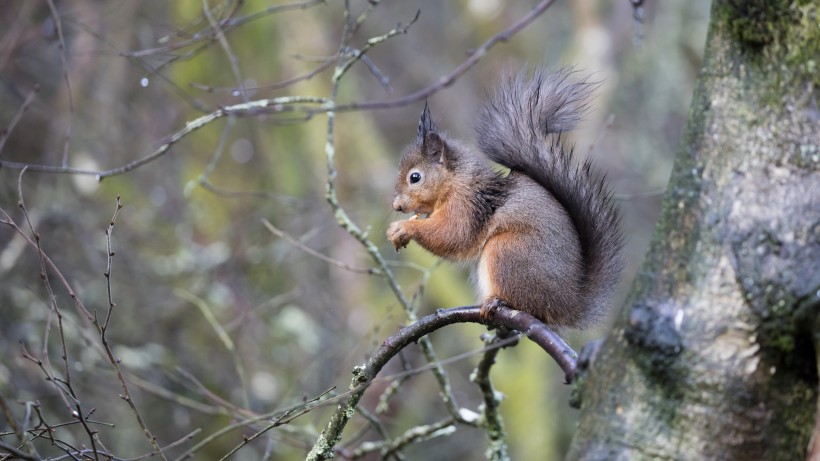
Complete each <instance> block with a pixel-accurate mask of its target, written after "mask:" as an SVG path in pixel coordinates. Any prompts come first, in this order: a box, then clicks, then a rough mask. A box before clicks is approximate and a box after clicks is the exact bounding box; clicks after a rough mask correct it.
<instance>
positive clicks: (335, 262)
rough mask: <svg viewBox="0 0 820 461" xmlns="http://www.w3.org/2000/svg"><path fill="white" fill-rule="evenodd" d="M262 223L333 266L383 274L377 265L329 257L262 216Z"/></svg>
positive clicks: (281, 236)
mask: <svg viewBox="0 0 820 461" xmlns="http://www.w3.org/2000/svg"><path fill="white" fill-rule="evenodd" d="M262 224H263V225H264V226H265V227H266V228H267V229H268V230H269V231H270V232H271V233H272V234H273V235H275V236H277V237H279V238H283V239H285V240H287V241H288V242H289V243H290V244H291V245H293V246H295V247H296V248H299V249H300V250H302V251H304V252H305V253H307V254H309V255H311V256H313V257H315V258H318V259H321V260H322V261H324V262H326V263H328V264H331V265H333V266H336V267H339V268H341V269H344V270H347V271H350V272H356V273H359V274H369V275H381V274H382V271H381V270H380V269H379V268H377V267H367V268H365V267H354V266H351V265H350V264H347V263H344V262H342V261H339V260H337V259H333V258H331V257H329V256H327V255H325V254H322V253H319V252H318V251H316V250H314V249H313V248H311V247H309V246H307V245H305V244H304V243H302V242H300V241H299V240H298V239H296V238H294V237H293V236H292V235H290V234H288V233H287V232H285V231H283V230H281V229H279V228H277V227H276V226H274V225H273V224H271V222H270V221H268V220H267V219H265V218H262Z"/></svg>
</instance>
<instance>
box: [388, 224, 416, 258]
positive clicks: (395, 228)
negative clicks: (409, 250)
mask: <svg viewBox="0 0 820 461" xmlns="http://www.w3.org/2000/svg"><path fill="white" fill-rule="evenodd" d="M406 223H407V221H395V222H392V223H390V226H389V227H388V228H387V240H390V243H392V244H393V248H395V249H396V251H399V250H400V249H402V248H404V247H406V246H407V244H408V243H410V234H408V233H407V229H406V228H405V224H406Z"/></svg>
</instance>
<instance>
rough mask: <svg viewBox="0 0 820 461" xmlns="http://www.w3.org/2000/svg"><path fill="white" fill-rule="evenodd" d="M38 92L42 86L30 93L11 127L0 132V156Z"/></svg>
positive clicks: (12, 120) (10, 123)
mask: <svg viewBox="0 0 820 461" xmlns="http://www.w3.org/2000/svg"><path fill="white" fill-rule="evenodd" d="M38 91H40V85H34V87H33V88H32V89H31V91H29V92H28V94H27V95H26V99H24V100H23V104H21V105H20V108H19V109H17V112H16V113H15V114H14V116H13V117H12V118H11V121H10V122H9V126H7V127H6V128H4V129H3V130H2V131H0V154H1V153H3V147H5V146H6V142H7V141H8V139H9V136H11V132H12V131H14V127H15V126H17V123H19V122H20V119H22V118H23V114H24V113H25V112H26V111H27V110H28V108H29V106H30V105H31V103H32V102H33V101H34V96H36V95H37V92H38Z"/></svg>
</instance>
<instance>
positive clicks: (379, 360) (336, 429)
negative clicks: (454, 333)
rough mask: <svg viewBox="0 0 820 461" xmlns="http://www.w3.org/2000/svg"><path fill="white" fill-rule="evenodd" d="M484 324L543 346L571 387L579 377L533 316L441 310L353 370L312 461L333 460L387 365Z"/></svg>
mask: <svg viewBox="0 0 820 461" xmlns="http://www.w3.org/2000/svg"><path fill="white" fill-rule="evenodd" d="M468 322H470V323H481V324H484V325H488V326H502V327H506V328H508V329H510V330H517V331H520V332H522V333H523V334H524V335H526V336H527V337H528V338H530V340H531V341H533V342H534V343H536V344H538V345H539V346H541V348H542V349H544V350H545V351H546V352H547V353H548V354H550V355H551V356H552V358H553V359H555V361H556V363H558V366H560V367H561V369H562V370H563V371H564V382H565V383H570V382H572V379H573V378H574V377H575V366H576V360H577V357H578V354H576V353H575V351H574V350H572V348H571V347H570V346H569V345H568V344H567V343H566V342H564V340H563V339H561V337H560V336H558V335H557V334H556V333H555V332H554V331H552V329H550V328H549V327H548V326H547V325H545V324H544V323H543V322H541V321H540V320H538V319H536V318H535V317H533V316H532V315H530V314H527V313H525V312H521V311H517V310H514V309H510V308H507V307H503V306H500V307H498V308H497V309H494V310H493V316H492V319H491V320H489V321H488V320H486V319H485V318H483V317H482V316H481V309H480V308H479V307H478V306H465V307H453V308H450V309H439V310H437V311H436V312H435V313H434V314H431V315H428V316H426V317H422V318H420V319H419V320H418V321H416V322H414V323H412V324H411V325H408V326H406V327H404V328H402V329H401V330H399V331H398V332H397V333H396V334H395V335H393V336H391V337H389V338H387V339H386V340H385V341H384V343H382V345H381V347H379V349H378V350H377V351H376V353H375V354H373V356H372V357H371V358H370V359H369V360H368V361H367V363H365V364H364V365H359V366H357V367H355V368H354V369H353V380H352V381H351V383H350V389H351V392H350V394H349V395H348V397H347V399H346V400H345V401H343V402H342V403H340V404H339V406H338V407H337V408H336V411H335V412H334V413H333V416H331V418H330V421H329V422H328V424H327V427H325V429H324V430H323V431H322V434H321V436H320V437H319V439H318V440H317V441H316V444H315V445H314V446H313V448H312V449H311V451H310V453H308V455H307V458H306V459H307V460H308V461H317V460H325V459H330V458H332V457H333V447H334V446H335V445H336V444H337V443H338V442H339V440H340V439H341V436H342V430H344V427H345V425H346V424H347V422H348V420H349V419H350V417H351V416H352V415H353V414H354V413H355V411H354V410H355V408H356V405H358V403H359V399H360V398H361V397H362V394H364V391H365V390H366V389H367V387H368V385H369V384H370V382H371V381H372V380H373V379H374V378H375V377H376V375H377V374H378V373H379V371H381V369H382V368H383V367H384V366H385V365H386V364H387V362H388V361H389V360H390V359H391V358H393V357H394V356H395V355H396V354H398V353H399V351H401V350H402V349H404V348H405V347H407V346H408V345H410V344H411V343H414V342H416V341H418V340H419V339H421V338H422V337H423V336H426V335H428V334H430V333H432V332H434V331H436V330H438V329H440V328H443V327H445V326H447V325H450V324H453V323H468Z"/></svg>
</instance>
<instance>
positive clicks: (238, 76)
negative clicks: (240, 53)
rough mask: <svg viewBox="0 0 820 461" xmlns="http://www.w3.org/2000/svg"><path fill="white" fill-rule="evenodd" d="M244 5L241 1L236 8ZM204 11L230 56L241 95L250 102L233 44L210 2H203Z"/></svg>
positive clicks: (217, 37)
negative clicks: (215, 16)
mask: <svg viewBox="0 0 820 461" xmlns="http://www.w3.org/2000/svg"><path fill="white" fill-rule="evenodd" d="M243 3H244V1H239V2H238V3H237V6H236V8H237V9H239V8H240V7H241V6H242V4H243ZM202 11H203V12H204V13H205V17H206V18H208V23H210V25H211V29H213V30H214V35H215V36H216V39H217V40H218V41H219V45H220V46H221V47H222V49H223V50H224V51H225V54H226V55H227V56H228V62H230V63H231V71H232V72H233V77H234V78H235V79H236V84H237V85H238V86H239V95H240V96H242V100H243V101H245V102H249V100H248V92H247V91H246V90H245V83H244V82H243V80H242V74H241V73H240V72H239V61H238V60H237V59H236V55H235V54H234V52H233V50H231V44H230V43H228V39H227V38H226V37H225V32H224V31H223V30H222V27H221V26H220V25H219V23H218V22H217V21H216V19H214V16H213V14H212V13H211V7H210V6H209V5H208V0H202Z"/></svg>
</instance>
